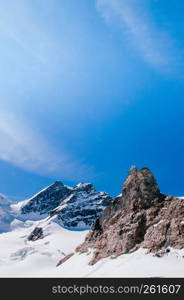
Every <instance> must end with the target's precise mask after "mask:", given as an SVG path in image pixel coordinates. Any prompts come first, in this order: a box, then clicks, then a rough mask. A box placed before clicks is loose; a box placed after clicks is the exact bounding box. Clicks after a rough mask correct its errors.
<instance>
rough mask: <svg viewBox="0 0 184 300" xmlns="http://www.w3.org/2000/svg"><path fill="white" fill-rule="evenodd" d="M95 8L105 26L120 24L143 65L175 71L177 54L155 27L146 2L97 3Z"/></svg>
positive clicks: (101, 0) (111, 0) (166, 35)
mask: <svg viewBox="0 0 184 300" xmlns="http://www.w3.org/2000/svg"><path fill="white" fill-rule="evenodd" d="M96 5H97V9H98V11H99V12H100V13H101V15H102V17H103V18H104V19H105V20H106V21H107V22H108V21H110V20H111V19H113V18H115V19H118V21H120V26H121V29H122V33H123V34H124V35H125V37H126V38H127V40H128V42H129V44H131V45H132V48H133V49H134V50H136V51H137V52H138V53H139V55H140V56H141V57H142V59H143V60H144V62H146V63H147V64H148V65H150V66H151V67H152V68H154V69H157V70H158V71H160V72H163V73H170V72H174V71H176V69H177V67H178V64H179V62H180V54H179V51H177V49H176V47H175V46H174V41H173V39H172V38H171V37H170V36H169V33H168V32H167V31H166V30H164V29H163V28H161V27H160V26H157V25H156V23H155V22H154V18H153V17H152V15H151V13H150V12H149V11H148V9H147V8H146V2H145V0H139V1H137V0H96Z"/></svg>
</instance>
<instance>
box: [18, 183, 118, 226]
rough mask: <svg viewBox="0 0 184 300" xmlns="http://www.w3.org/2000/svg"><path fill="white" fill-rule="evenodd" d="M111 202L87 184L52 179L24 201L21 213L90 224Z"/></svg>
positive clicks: (68, 224)
mask: <svg viewBox="0 0 184 300" xmlns="http://www.w3.org/2000/svg"><path fill="white" fill-rule="evenodd" d="M111 201H112V197H111V196H109V195H108V194H107V193H105V192H98V191H96V190H95V188H94V187H93V185H92V184H91V183H80V184H78V185H76V186H75V187H74V188H71V187H68V186H65V185H63V184H62V182H60V181H56V182H55V183H54V184H52V185H50V186H49V187H47V188H45V189H44V190H42V191H41V192H39V193H38V194H36V195H35V196H33V197H32V198H31V199H29V200H28V202H25V205H22V208H21V213H22V214H29V213H36V214H38V215H40V216H41V215H43V214H46V215H48V216H50V217H53V216H56V218H55V221H56V222H57V223H59V224H60V225H62V226H65V227H91V225H92V224H93V223H94V221H95V219H96V218H97V217H98V216H99V215H100V213H101V212H102V211H103V210H104V209H105V208H106V206H107V205H108V204H109V203H110V202H111ZM41 217H42V216H41Z"/></svg>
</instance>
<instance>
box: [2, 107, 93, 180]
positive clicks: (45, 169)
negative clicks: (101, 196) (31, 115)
mask: <svg viewBox="0 0 184 300" xmlns="http://www.w3.org/2000/svg"><path fill="white" fill-rule="evenodd" d="M0 160H3V161H7V162H9V163H11V164H13V165H15V166H18V167H20V168H22V169H25V170H28V171H32V172H35V173H37V174H42V175H49V176H54V177H60V178H61V179H65V180H81V179H84V178H85V179H86V178H88V179H89V178H90V176H92V170H91V169H90V168H88V167H87V166H86V165H85V164H83V163H81V162H79V161H77V160H75V159H73V158H72V157H71V156H70V155H68V154H67V153H66V152H64V151H59V152H58V151H55V149H54V147H52V146H51V145H50V144H49V142H48V141H46V140H44V139H43V138H42V137H41V136H40V135H39V134H38V133H37V132H36V130H33V129H31V128H29V126H28V125H27V124H26V122H25V120H18V119H17V117H16V116H15V115H14V114H12V113H7V112H3V111H1V112H0Z"/></svg>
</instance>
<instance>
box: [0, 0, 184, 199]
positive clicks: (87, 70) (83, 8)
mask: <svg viewBox="0 0 184 300" xmlns="http://www.w3.org/2000/svg"><path fill="white" fill-rule="evenodd" d="M183 11H184V3H183V1H175V0H170V1H167V0H96V1H95V0H77V1H76V0H52V1H51V0H50V1H49V0H39V1H38V0H8V1H5V0H1V1H0V41H1V47H0V66H1V68H0V192H1V193H4V194H6V195H8V196H9V197H10V198H11V199H14V200H18V199H24V198H26V197H29V196H31V195H32V194H34V193H35V192H37V191H38V190H40V189H41V188H43V187H45V186H46V185H48V184H51V183H52V182H53V181H55V180H56V179H57V180H58V179H60V180H62V181H63V182H64V183H66V184H70V185H74V184H76V183H78V182H81V181H83V182H85V181H91V182H92V183H93V184H94V185H95V186H96V188H97V189H99V190H105V191H107V192H109V193H110V194H112V195H116V194H119V192H120V189H121V186H122V182H123V180H124V179H125V177H126V175H127V172H128V170H129V167H130V166H131V165H137V166H138V167H139V168H140V167H144V166H147V167H149V168H151V170H152V171H153V172H154V174H155V176H156V177H157V180H158V183H159V185H160V187H161V190H162V192H164V193H169V194H175V195H184V184H183V178H184V176H183V170H184V159H183V155H184V134H183V133H184V121H183V115H184V99H183V93H184V73H183V70H184V60H183V54H184V18H183Z"/></svg>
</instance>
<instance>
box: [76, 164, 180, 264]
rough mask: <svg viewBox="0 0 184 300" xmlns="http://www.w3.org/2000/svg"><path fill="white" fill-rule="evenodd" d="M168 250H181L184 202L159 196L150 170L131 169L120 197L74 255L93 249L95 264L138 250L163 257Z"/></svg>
mask: <svg viewBox="0 0 184 300" xmlns="http://www.w3.org/2000/svg"><path fill="white" fill-rule="evenodd" d="M168 246H171V247H174V248H178V249H181V248H183V247H184V200H183V199H180V198H174V197H173V196H165V195H163V194H161V193H160V190H159V187H158V185H157V183H156V180H155V178H154V177H153V175H152V173H151V172H150V170H149V169H148V168H143V169H141V170H140V171H138V170H137V169H136V168H135V167H134V168H133V169H132V170H131V172H130V174H129V176H128V178H127V179H126V181H125V183H124V185H123V189H122V194H121V195H120V196H118V197H117V198H115V199H114V200H113V201H112V202H111V203H110V205H109V206H108V207H107V208H106V209H105V210H104V211H103V212H102V214H101V216H100V217H99V218H98V219H97V220H96V222H95V224H94V226H93V228H92V230H91V231H90V232H89V233H88V235H87V236H86V239H85V241H84V243H83V244H82V245H80V246H79V247H78V248H77V249H76V251H79V252H84V251H87V250H88V248H93V249H94V250H95V251H94V255H93V258H92V260H91V262H90V264H94V263H96V262H97V261H98V260H99V259H101V258H104V257H108V256H110V257H112V258H115V257H117V256H119V255H121V254H123V253H128V252H132V251H135V250H136V249H138V248H139V247H143V248H147V249H148V250H149V251H150V252H158V251H162V252H163V253H164V251H165V250H163V249H165V248H166V247H168Z"/></svg>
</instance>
